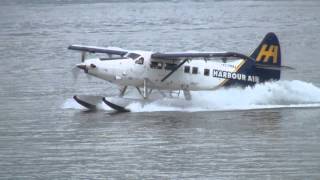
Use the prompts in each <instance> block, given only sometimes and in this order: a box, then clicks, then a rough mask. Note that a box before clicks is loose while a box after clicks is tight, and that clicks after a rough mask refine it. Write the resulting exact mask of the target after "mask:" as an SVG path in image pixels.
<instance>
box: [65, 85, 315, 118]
mask: <svg viewBox="0 0 320 180" xmlns="http://www.w3.org/2000/svg"><path fill="white" fill-rule="evenodd" d="M99 107H100V108H101V109H104V110H110V108H109V107H107V106H106V105H104V104H101V105H99ZM286 107H288V108H290V107H320V88H318V87H316V86H314V85H313V84H312V83H307V82H303V81H298V80H294V81H277V82H267V83H264V84H257V85H256V86H254V87H246V88H240V87H234V88H228V89H219V90H215V91H199V92H192V100H191V101H185V100H184V99H183V98H182V97H181V98H177V99H168V98H165V99H159V100H156V101H154V102H151V103H148V104H145V105H142V104H141V103H139V102H134V103H131V104H129V105H128V106H127V107H126V108H127V109H130V110H131V111H132V112H153V111H191V112H194V111H221V110H246V109H264V108H286ZM63 108H72V109H80V108H81V106H80V105H78V104H77V103H76V102H75V101H74V100H72V99H68V100H67V101H66V102H65V103H64V105H63ZM81 109H82V108H81Z"/></svg>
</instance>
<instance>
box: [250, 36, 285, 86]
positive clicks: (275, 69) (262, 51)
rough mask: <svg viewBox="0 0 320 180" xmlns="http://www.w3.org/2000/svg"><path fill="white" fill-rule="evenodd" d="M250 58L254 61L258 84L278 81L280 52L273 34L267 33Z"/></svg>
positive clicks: (278, 44)
mask: <svg viewBox="0 0 320 180" xmlns="http://www.w3.org/2000/svg"><path fill="white" fill-rule="evenodd" d="M250 57H251V58H253V59H255V60H256V70H255V74H256V75H257V76H259V78H260V82H264V81H268V80H279V79H280V74H281V70H280V69H281V68H280V67H281V50H280V43H279V40H278V38H277V36H276V35H275V34H274V33H272V32H270V33H268V34H267V35H266V36H265V37H264V39H263V40H262V42H261V43H260V45H259V46H258V48H257V49H256V50H255V51H254V52H253V53H252V54H251V55H250Z"/></svg>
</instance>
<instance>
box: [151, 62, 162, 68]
mask: <svg viewBox="0 0 320 180" xmlns="http://www.w3.org/2000/svg"><path fill="white" fill-rule="evenodd" d="M162 66H163V63H162V62H151V64H150V67H151V68H152V69H162Z"/></svg>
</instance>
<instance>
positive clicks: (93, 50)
mask: <svg viewBox="0 0 320 180" xmlns="http://www.w3.org/2000/svg"><path fill="white" fill-rule="evenodd" d="M68 49H70V50H76V51H81V52H90V53H105V54H111V55H119V56H124V55H125V54H127V53H128V51H126V50H123V49H120V48H108V47H97V46H84V45H71V46H69V47H68Z"/></svg>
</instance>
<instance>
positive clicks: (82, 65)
mask: <svg viewBox="0 0 320 180" xmlns="http://www.w3.org/2000/svg"><path fill="white" fill-rule="evenodd" d="M77 67H78V68H79V69H83V70H87V66H86V65H85V64H77Z"/></svg>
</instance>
